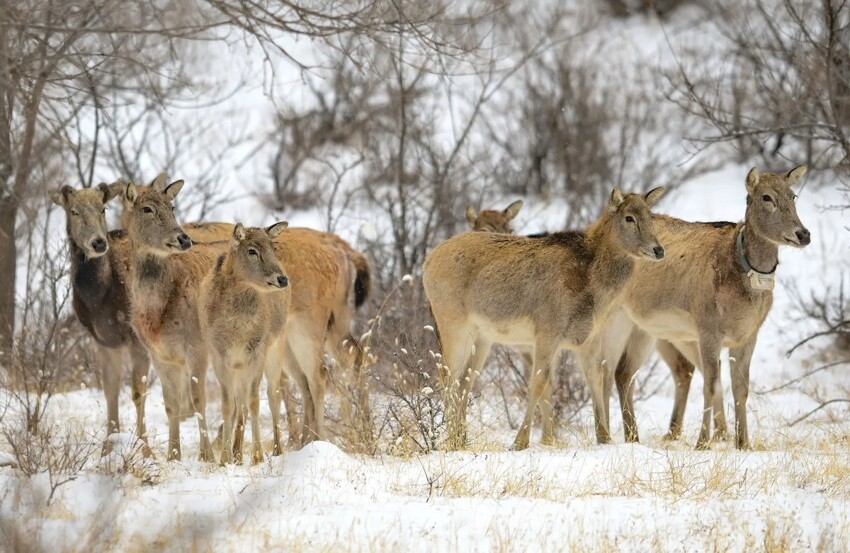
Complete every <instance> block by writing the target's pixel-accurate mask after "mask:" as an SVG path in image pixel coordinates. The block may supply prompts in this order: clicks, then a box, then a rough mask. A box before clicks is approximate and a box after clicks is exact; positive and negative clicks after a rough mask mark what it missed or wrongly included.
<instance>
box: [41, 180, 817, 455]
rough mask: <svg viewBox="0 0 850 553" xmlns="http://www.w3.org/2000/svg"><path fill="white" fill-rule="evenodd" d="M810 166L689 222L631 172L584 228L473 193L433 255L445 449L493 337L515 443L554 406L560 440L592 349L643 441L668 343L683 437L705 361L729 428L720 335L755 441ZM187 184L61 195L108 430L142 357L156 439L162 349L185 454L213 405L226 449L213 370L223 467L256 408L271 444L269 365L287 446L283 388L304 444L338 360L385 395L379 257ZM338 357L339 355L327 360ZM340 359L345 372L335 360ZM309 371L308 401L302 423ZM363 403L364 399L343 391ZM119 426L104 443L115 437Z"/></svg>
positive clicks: (703, 443) (463, 427) (631, 437)
mask: <svg viewBox="0 0 850 553" xmlns="http://www.w3.org/2000/svg"><path fill="white" fill-rule="evenodd" d="M805 172H806V166H805V165H801V166H799V167H796V168H794V169H792V170H791V171H789V172H788V173H784V174H774V173H760V172H759V171H758V170H757V169H755V168H754V169H752V170H750V172H749V173H748V174H747V176H746V181H745V182H746V215H745V218H744V221H743V222H740V223H727V222H716V223H699V222H687V221H683V220H680V219H675V218H673V217H669V216H666V215H659V214H655V213H652V211H651V209H652V207H653V206H654V205H655V204H656V203H657V202H658V200H659V199H660V198H661V197H662V196H663V194H664V189H663V188H655V189H654V190H651V191H649V192H648V193H646V194H624V193H622V192H621V191H620V190H619V189H617V188H615V189H614V190H613V191H612V192H611V195H610V198H609V200H608V204H607V206H606V208H605V209H604V210H603V212H602V214H601V215H600V217H599V218H598V219H597V220H596V221H595V222H594V223H593V224H592V225H590V227H589V228H587V229H586V230H583V231H565V232H555V233H551V234H549V233H545V234H540V235H532V236H517V235H514V234H513V232H512V229H511V221H512V220H513V219H514V218H515V217H516V216H517V214H518V213H519V211H520V209H521V208H522V201H517V202H514V203H513V204H511V205H509V206H508V207H507V208H506V209H504V210H484V211H481V212H480V213H479V212H477V211H476V210H475V209H474V208H472V207H469V208H468V209H467V211H466V219H467V221H468V223H469V226H470V232H464V233H461V234H459V235H456V236H454V237H452V238H450V239H448V240H446V241H445V242H443V243H442V244H440V245H438V246H437V247H436V248H434V249H433V250H432V251H431V252H430V254H429V255H428V256H427V258H426V260H425V263H424V267H423V272H422V284H423V286H424V290H425V294H426V296H427V298H428V301H429V303H430V307H431V311H432V314H433V318H434V321H435V322H436V327H437V334H438V337H439V340H440V346H441V349H442V354H441V356H440V357H439V358H438V359H439V363H440V369H441V371H440V372H441V376H442V377H443V401H444V406H445V416H446V428H447V435H446V445H447V447H448V448H449V449H459V448H464V447H466V446H467V441H468V440H467V422H466V411H467V406H468V404H469V401H470V399H471V395H472V390H473V386H474V384H475V379H476V377H477V376H479V375H480V373H481V371H482V369H483V368H484V365H485V362H486V360H487V357H488V353H489V351H490V349H491V347H492V346H493V345H494V344H504V345H509V346H515V347H517V348H519V349H520V351H521V352H522V353H523V357H524V359H525V364H526V378H527V379H528V381H529V382H528V398H527V407H526V413H525V416H524V419H523V421H522V423H521V426H520V428H519V431H518V433H517V436H516V438H515V440H514V444H513V447H514V449H518V450H519V449H524V448H526V447H528V445H529V439H530V431H531V426H532V422H533V420H534V416H535V412H536V410H537V408H538V407H539V408H540V413H541V419H542V423H543V433H542V442H543V443H548V444H551V443H552V442H553V441H554V439H555V431H554V420H553V410H552V399H551V397H552V388H553V385H554V384H553V378H552V375H553V365H554V363H555V362H556V360H557V359H558V356H559V353H560V352H561V351H562V350H564V349H567V350H570V351H572V352H573V354H574V356H575V359H576V360H577V363H578V365H579V366H580V368H581V370H582V373H583V374H584V376H585V378H586V380H587V383H588V386H589V388H590V397H591V400H592V404H593V415H594V421H595V425H594V426H595V433H596V439H597V442H598V443H600V444H603V443H608V442H610V441H611V431H610V422H609V418H610V417H609V415H610V413H609V403H610V397H611V394H612V392H613V388H614V385H615V384H616V388H617V393H618V396H619V400H620V407H621V410H622V417H623V426H624V431H625V439H626V441H627V442H637V441H638V428H637V422H636V413H635V408H634V402H633V398H632V396H633V382H634V377H635V374H636V372H637V370H638V369H639V368H640V367H641V365H643V363H644V361H646V359H647V357H648V356H649V354H650V353H651V352H652V351H653V349H655V350H656V351H657V352H658V354H659V355H660V357H661V358H662V359H663V360H664V361H665V362H666V364H667V365H669V367H670V370H671V372H672V374H673V378H674V381H675V384H676V392H675V401H674V407H673V414H672V417H671V420H670V429H669V433H668V434H667V435H666V436H665V437H666V438H670V439H675V438H677V437H679V435H680V434H681V432H682V424H683V417H684V409H685V403H686V401H687V397H688V391H689V388H690V382H691V378H692V376H693V373H694V369H695V368H696V367H699V368H700V370H701V371H702V374H703V380H704V387H703V411H702V424H701V427H700V431H699V437H698V439H697V442H696V447H697V448H699V449H702V448H707V447H708V446H709V444H710V441H711V438H712V432H711V430H712V422H713V424H714V437H715V438H719V437H721V436H723V435H724V434H726V432H727V426H726V420H725V417H724V411H723V397H722V392H721V389H722V388H721V385H720V378H719V373H720V361H719V360H720V350H721V349H722V348H729V360H730V367H731V373H732V394H733V396H734V409H735V429H734V430H735V444H736V446H737V447H738V448H741V449H745V448H748V447H749V445H750V442H749V436H748V431H747V411H746V405H747V395H748V391H749V371H750V361H751V359H752V355H753V350H754V348H755V344H756V337H757V335H758V331H759V328H760V327H761V325H762V323H763V322H764V320H765V318H766V317H767V314H768V312H769V310H770V308H771V304H772V301H773V292H772V290H773V284H774V275H775V271H776V268H777V264H778V258H777V254H778V248H779V246H782V245H790V246H794V247H804V246H806V245H807V244H809V242H810V235H809V231H808V230H807V229H806V228H805V227H804V226H803V224H802V223H801V222H800V219H799V217H798V216H797V212H796V207H795V198H796V196H795V195H794V193H793V191H792V187H793V186H794V185H796V184H797V183H798V182H799V181H800V179H801V178H802V177H803V175H804V174H805ZM182 187H183V181H180V180H178V181H176V182H172V183H170V184H169V183H167V181H166V178H165V176H164V175H160V176H159V177H157V178H156V179H155V180H154V181H153V182H152V183H151V184H150V185H148V186H145V185H139V184H133V183H125V182H123V181H117V182H115V183H113V184H110V185H107V184H100V185H98V186H97V187H94V188H83V189H75V188H72V187H70V186H63V187H62V188H60V189H58V190H54V191H51V192H50V198H51V199H52V201H53V202H55V203H56V204H58V205H59V206H61V207H62V208H63V209H64V211H65V214H66V219H67V233H68V239H69V244H70V257H71V283H72V287H73V307H74V311H75V313H76V315H77V318H78V319H79V321H80V322H81V323H82V324H83V325H84V326H85V328H86V329H87V330H88V332H89V333H90V334H91V336H92V338H93V340H94V342H95V344H96V346H97V349H98V352H99V358H100V363H101V369H102V382H103V390H104V394H105V396H106V404H107V432H108V434H109V435H111V434H113V433H116V432H118V431H119V416H118V396H119V392H120V389H121V387H122V375H123V359H124V356H125V355H128V356H129V358H130V360H131V366H132V371H131V373H132V377H131V387H132V397H133V402H134V404H135V408H136V433H137V436H138V439H139V440H140V441H141V443H142V444H143V447H144V448H145V451H146V453H151V450H150V448H149V447H148V445H147V430H146V426H145V397H146V395H147V374H148V367H149V365H150V363H151V362H153V365H154V368H155V370H156V374H157V375H158V377H159V379H160V381H161V383H162V393H163V400H164V403H165V410H166V414H167V417H168V430H169V431H168V449H167V458H168V459H170V460H171V459H180V457H181V445H180V422H181V420H183V419H185V418H186V417H194V418H196V419H197V424H198V431H199V437H200V441H199V444H200V445H199V450H200V459H201V460H204V461H213V459H214V453H213V443H212V442H211V441H210V438H209V429H208V426H207V413H206V400H207V394H206V382H207V377H206V372H207V368H208V366H209V365H210V364H212V367H213V370H214V372H215V375H216V377H217V379H218V382H219V384H220V388H221V410H222V420H223V424H222V427H221V433H220V438H221V455H220V460H221V463H222V464H226V463H233V462H236V463H241V462H242V440H243V434H244V428H245V426H246V422H247V418H248V416H249V415H250V418H251V421H250V422H251V436H252V452H251V461H252V462H253V463H258V462H260V461H261V460H262V458H263V451H262V447H261V445H260V444H261V439H260V425H259V391H260V384H261V381H262V379H263V377H264V376H265V378H266V381H267V385H266V388H267V393H268V402H269V406H270V410H271V417H272V424H273V441H272V445H271V449H272V453H273V454H275V455H277V454H280V453H281V452H282V451H283V449H284V445H283V440H282V430H283V422H282V421H281V408H280V403H281V401H283V403H284V405H285V416H286V428H287V435H288V440H289V443H290V444H293V445H298V444H302V445H303V444H306V443H309V442H310V441H313V440H321V439H324V438H325V437H326V430H325V420H324V419H325V414H324V403H325V391H326V386H327V378H328V371H335V376H338V377H339V378H341V379H344V380H345V382H347V383H348V384H349V385H351V387H352V389H353V390H356V394H355V401H354V403H355V405H354V406H353V409H352V406H351V405H345V409H343V410H342V411H343V413H344V416H347V417H353V416H355V415H354V411H355V410H356V411H357V412H358V414H360V415H366V416H367V418H368V413H369V410H370V405H369V387H368V381H367V379H366V376H365V374H364V371H365V370H364V362H365V355H364V350H363V348H361V346H360V344H359V343H358V340H357V339H356V338H355V337H354V336H353V335H352V334H351V324H352V321H353V317H354V315H355V311H356V310H357V308H358V307H360V306H361V305H362V304H363V303H364V302H365V300H366V298H367V295H368V293H369V285H370V267H369V263H368V261H367V259H366V257H365V256H364V255H363V254H362V253H361V252H359V251H357V250H355V249H353V248H352V247H351V246H350V245H349V244H348V243H347V242H346V241H344V240H343V239H341V238H340V237H338V236H336V235H334V234H330V233H325V232H320V231H316V230H311V229H307V228H288V224H287V223H286V222H279V223H276V224H274V225H271V226H269V227H266V228H253V227H244V226H242V225H241V224H235V225H231V224H224V223H194V224H184V225H183V226H181V225H180V224H178V222H177V220H176V219H175V216H174V213H173V209H174V207H173V205H174V200H175V198H176V197H177V195H178V194H179V193H180V191H181V189H182ZM116 197H119V198H120V201H121V203H122V205H123V211H122V214H121V217H120V222H121V226H122V230H113V231H108V230H107V223H106V217H105V206H106V204H107V203H108V202H110V201H111V200H112V199H114V198H116ZM326 355H327V356H328V357H329V358H330V359H332V363H330V364H326V363H325V362H324V359H325V356H326ZM336 372H338V373H339V374H338V375H336ZM290 379H291V380H292V381H294V384H295V387H296V389H297V390H298V392H299V394H300V396H301V401H302V404H303V417H301V420H298V419H296V417H295V415H294V413H295V407H294V396H293V395H292V393H291V392H290V386H289V381H290ZM343 403H346V402H343ZM109 444H110V440H109V439H107V441H106V443H105V446H104V450H105V452H108V451H109V447H110V446H109Z"/></svg>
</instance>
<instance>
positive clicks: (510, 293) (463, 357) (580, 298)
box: [423, 188, 664, 449]
mask: <svg viewBox="0 0 850 553" xmlns="http://www.w3.org/2000/svg"><path fill="white" fill-rule="evenodd" d="M663 192H664V190H663V189H662V188H656V189H655V190H652V191H651V192H649V193H648V194H646V195H645V196H643V195H639V194H627V195H625V196H624V195H623V194H622V193H621V192H620V191H619V189H614V190H613V191H612V193H611V198H610V200H609V202H608V206H607V207H606V208H605V210H604V211H603V213H602V215H601V216H600V218H599V219H598V220H597V221H596V222H595V223H594V224H593V225H591V226H590V228H589V229H588V231H587V233H586V234H585V233H580V232H561V233H555V234H552V235H549V236H543V237H539V238H528V237H519V236H511V235H505V234H495V233H485V232H466V233H463V234H459V235H457V236H455V237H453V238H450V239H449V240H447V241H445V242H444V243H442V244H441V245H439V246H437V248H435V249H434V250H433V251H432V252H431V253H430V254H429V255H428V257H427V258H426V260H425V267H424V273H423V285H424V287H425V293H426V295H427V297H428V300H429V302H430V304H431V309H432V311H433V314H434V320H435V322H436V323H437V327H438V330H439V335H440V340H441V345H442V349H443V357H442V362H443V364H444V368H445V371H446V375H445V377H446V382H445V388H446V392H445V393H446V411H447V412H446V419H447V425H448V434H449V435H448V446H449V447H451V448H458V447H463V446H464V445H465V444H466V439H467V436H466V434H467V431H466V406H467V402H468V400H469V396H470V391H471V389H472V385H473V382H474V380H475V378H476V376H477V375H478V373H480V371H481V368H482V366H483V365H484V361H485V360H486V358H487V354H488V352H489V350H490V346H491V345H492V344H493V343H501V344H508V345H521V346H533V347H534V370H533V372H532V380H531V384H530V386H529V397H528V406H527V409H526V413H525V418H524V420H523V423H522V426H521V427H520V429H519V432H518V433H517V436H516V439H515V441H514V447H515V448H516V449H524V448H526V447H528V442H529V433H530V427H531V421H532V417H533V415H534V411H535V408H536V405H537V403H538V402H539V401H540V398H541V396H542V395H543V391H544V389H545V387H546V386H547V383H548V382H549V378H550V372H551V365H552V361H553V358H554V357H555V355H556V353H558V351H560V350H561V349H564V348H567V349H571V350H573V351H575V352H576V353H577V354H578V358H579V364H580V366H581V367H582V369H583V371H584V374H585V376H586V378H587V380H588V383H589V385H590V389H591V397H592V399H593V411H594V418H595V427H596V437H597V440H598V441H599V442H600V443H607V442H609V441H610V439H611V437H610V432H609V427H608V408H607V406H606V400H607V398H608V396H607V395H606V390H607V389H608V388H610V386H612V385H613V371H614V368H613V367H604V366H603V364H602V363H601V360H602V352H601V345H602V343H601V335H600V333H599V332H598V330H599V329H600V328H601V327H602V326H603V325H602V323H603V322H604V321H605V319H606V317H607V316H608V314H609V312H610V311H611V310H612V309H613V308H614V307H615V302H616V301H617V300H618V297H619V296H620V294H621V290H622V288H623V286H624V285H625V284H626V283H627V281H628V279H629V277H630V275H631V273H632V271H633V269H634V267H635V265H636V264H638V263H641V262H642V261H639V260H641V259H646V260H649V259H651V260H658V259H661V258H663V257H664V249H663V248H662V247H661V245H660V244H659V243H658V240H657V239H656V237H655V232H654V229H653V223H652V217H651V215H650V212H649V208H650V206H651V205H652V204H654V203H655V202H656V201H657V200H658V199H659V198H660V197H661V195H662V194H663Z"/></svg>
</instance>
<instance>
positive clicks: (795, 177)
mask: <svg viewBox="0 0 850 553" xmlns="http://www.w3.org/2000/svg"><path fill="white" fill-rule="evenodd" d="M808 170H809V168H808V166H807V165H806V164H805V163H804V164H802V165H798V166H797V167H794V168H793V169H791V170H790V171H788V174H787V175H785V182H786V183H787V184H788V186H794V185H795V184H797V183H798V182H800V179H802V178H803V175H805V174H806V171H808Z"/></svg>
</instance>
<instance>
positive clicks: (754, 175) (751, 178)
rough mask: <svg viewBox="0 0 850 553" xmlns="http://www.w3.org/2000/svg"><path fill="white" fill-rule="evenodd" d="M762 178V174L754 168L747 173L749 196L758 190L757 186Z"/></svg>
mask: <svg viewBox="0 0 850 553" xmlns="http://www.w3.org/2000/svg"><path fill="white" fill-rule="evenodd" d="M760 178H761V173H759V170H758V169H756V168H755V167H753V168H752V169H750V172H749V173H747V194H752V193H753V191H754V190H755V189H756V185H757V184H758V183H759V179H760Z"/></svg>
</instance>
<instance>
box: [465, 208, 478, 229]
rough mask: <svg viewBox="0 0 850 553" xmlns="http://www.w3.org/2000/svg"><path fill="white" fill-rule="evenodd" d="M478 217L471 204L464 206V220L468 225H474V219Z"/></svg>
mask: <svg viewBox="0 0 850 553" xmlns="http://www.w3.org/2000/svg"><path fill="white" fill-rule="evenodd" d="M477 219H478V212H477V211H475V208H474V207H472V206H471V205H468V206H466V222H467V223H469V226H470V227H474V226H475V221H476V220H477Z"/></svg>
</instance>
